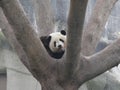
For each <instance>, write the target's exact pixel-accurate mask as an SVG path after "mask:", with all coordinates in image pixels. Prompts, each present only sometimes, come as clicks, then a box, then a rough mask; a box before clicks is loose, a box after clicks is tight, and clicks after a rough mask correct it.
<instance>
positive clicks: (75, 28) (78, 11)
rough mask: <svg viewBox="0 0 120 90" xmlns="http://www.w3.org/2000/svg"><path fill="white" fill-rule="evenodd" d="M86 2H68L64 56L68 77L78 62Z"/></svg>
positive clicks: (86, 0) (73, 0)
mask: <svg viewBox="0 0 120 90" xmlns="http://www.w3.org/2000/svg"><path fill="white" fill-rule="evenodd" d="M87 2H88V0H71V2H70V12H69V17H68V32H67V56H66V57H67V60H66V69H67V70H66V72H67V73H68V75H69V76H70V75H72V73H73V72H74V69H75V68H76V66H77V63H78V60H79V55H80V51H81V37H82V30H83V26H84V19H85V12H86V7H87ZM69 76H67V77H69Z"/></svg>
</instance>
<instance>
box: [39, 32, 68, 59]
mask: <svg viewBox="0 0 120 90" xmlns="http://www.w3.org/2000/svg"><path fill="white" fill-rule="evenodd" d="M40 40H41V41H42V43H43V45H44V47H45V48H46V50H47V52H48V53H49V55H50V56H51V57H53V58H55V59H60V58H61V57H62V56H63V54H64V52H65V48H66V32H65V31H64V30H61V31H60V32H54V33H51V34H49V35H48V36H42V37H40Z"/></svg>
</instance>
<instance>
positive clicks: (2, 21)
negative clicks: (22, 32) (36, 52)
mask: <svg viewBox="0 0 120 90" xmlns="http://www.w3.org/2000/svg"><path fill="white" fill-rule="evenodd" d="M0 28H2V32H3V33H4V35H5V36H6V38H7V39H8V41H10V44H11V45H12V47H13V48H14V49H15V50H16V52H17V53H18V55H19V58H20V60H21V61H22V62H23V63H24V65H25V66H26V67H27V68H28V70H29V71H31V70H30V64H29V62H28V61H29V60H28V57H27V56H26V54H25V52H24V50H23V49H22V47H21V45H20V44H19V43H18V42H17V40H16V38H15V35H14V32H13V30H12V28H11V27H10V25H9V23H8V22H7V20H6V18H5V16H4V14H3V12H2V9H1V8H0ZM11 42H12V43H11Z"/></svg>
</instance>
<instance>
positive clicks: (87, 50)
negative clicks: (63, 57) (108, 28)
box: [82, 0, 118, 55]
mask: <svg viewBox="0 0 120 90" xmlns="http://www.w3.org/2000/svg"><path fill="white" fill-rule="evenodd" d="M117 1H118V0H97V1H96V4H95V7H94V9H93V12H92V15H91V17H90V19H89V21H88V23H87V25H86V26H85V28H84V33H83V40H82V53H83V54H84V55H91V54H93V53H94V52H95V49H96V46H97V44H98V42H99V39H100V37H101V34H102V32H103V30H104V27H105V23H106V21H107V19H108V17H109V14H110V13H111V10H112V8H113V6H114V4H115V3H116V2H117Z"/></svg>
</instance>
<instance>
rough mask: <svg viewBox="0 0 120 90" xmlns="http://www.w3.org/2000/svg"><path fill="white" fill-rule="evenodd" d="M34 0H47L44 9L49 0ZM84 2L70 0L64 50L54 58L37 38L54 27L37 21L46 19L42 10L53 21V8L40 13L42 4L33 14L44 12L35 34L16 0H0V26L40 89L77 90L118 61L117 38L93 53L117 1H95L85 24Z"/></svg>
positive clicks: (83, 0)
mask: <svg viewBox="0 0 120 90" xmlns="http://www.w3.org/2000/svg"><path fill="white" fill-rule="evenodd" d="M37 1H40V2H44V3H47V5H48V7H47V8H49V7H50V6H49V5H50V3H49V0H48V1H47V0H36V2H37ZM87 2H88V0H71V2H70V11H69V16H68V31H67V50H66V53H65V55H64V57H63V58H61V59H60V60H56V59H54V58H52V57H50V56H49V55H48V54H47V52H46V50H45V48H44V47H43V45H42V43H41V41H40V40H39V36H41V34H42V33H43V34H45V33H46V32H47V31H48V29H47V28H49V27H50V28H53V27H51V25H52V24H54V23H52V21H51V23H52V24H51V25H49V24H48V23H45V22H41V21H40V20H41V19H43V21H46V20H45V19H46V18H41V17H42V16H44V15H46V14H44V13H48V14H47V15H48V17H49V18H48V19H49V20H52V16H50V15H51V14H50V13H51V12H52V10H51V9H50V8H49V9H50V10H49V11H51V12H48V11H47V9H46V10H45V12H43V8H42V7H41V8H40V9H41V10H40V12H42V13H37V14H36V15H37V16H36V17H38V16H39V14H43V15H40V16H41V17H40V18H39V20H38V22H37V25H46V27H47V28H46V27H45V28H46V29H44V27H38V28H39V30H38V32H39V36H38V35H37V34H36V32H35V30H34V28H33V26H32V25H31V23H30V21H29V20H28V18H27V15H26V14H25V12H24V10H23V8H22V7H21V5H20V3H19V1H18V0H0V6H1V8H2V9H1V10H0V12H1V13H0V14H1V15H0V27H1V28H2V31H3V33H4V35H5V36H6V37H7V39H8V40H9V42H10V43H11V45H12V46H13V48H14V49H15V50H16V52H17V54H18V56H19V58H20V60H21V61H22V62H23V64H24V65H25V66H26V67H27V69H28V70H29V71H30V72H31V73H32V75H33V76H34V77H35V78H36V79H37V80H38V81H39V82H40V84H41V86H42V89H43V90H77V89H78V88H79V86H81V85H82V84H83V83H84V82H86V81H88V80H90V79H92V78H94V77H96V76H98V75H100V74H102V73H103V72H105V71H107V70H108V69H110V68H112V67H113V66H116V65H118V64H119V62H120V59H119V58H120V49H119V48H120V39H118V40H116V41H115V42H114V43H112V44H111V45H109V46H108V47H107V48H105V49H104V50H102V51H101V52H98V53H96V54H95V48H96V45H97V44H98V42H99V39H100V37H101V33H102V32H103V30H104V26H105V23H106V21H107V18H108V16H109V14H110V12H111V10H112V7H113V6H114V4H115V3H116V2H117V0H97V1H96V5H95V7H94V10H93V12H92V15H91V17H90V19H89V21H88V23H87V24H86V25H84V19H85V12H86V7H87ZM42 5H43V6H45V4H42ZM101 6H102V7H101ZM2 10H3V12H2ZM4 15H5V16H4ZM48 19H47V20H48ZM41 28H42V29H41ZM41 30H42V31H41ZM41 32H42V33H41ZM50 32H53V29H50V31H49V33H50Z"/></svg>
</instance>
